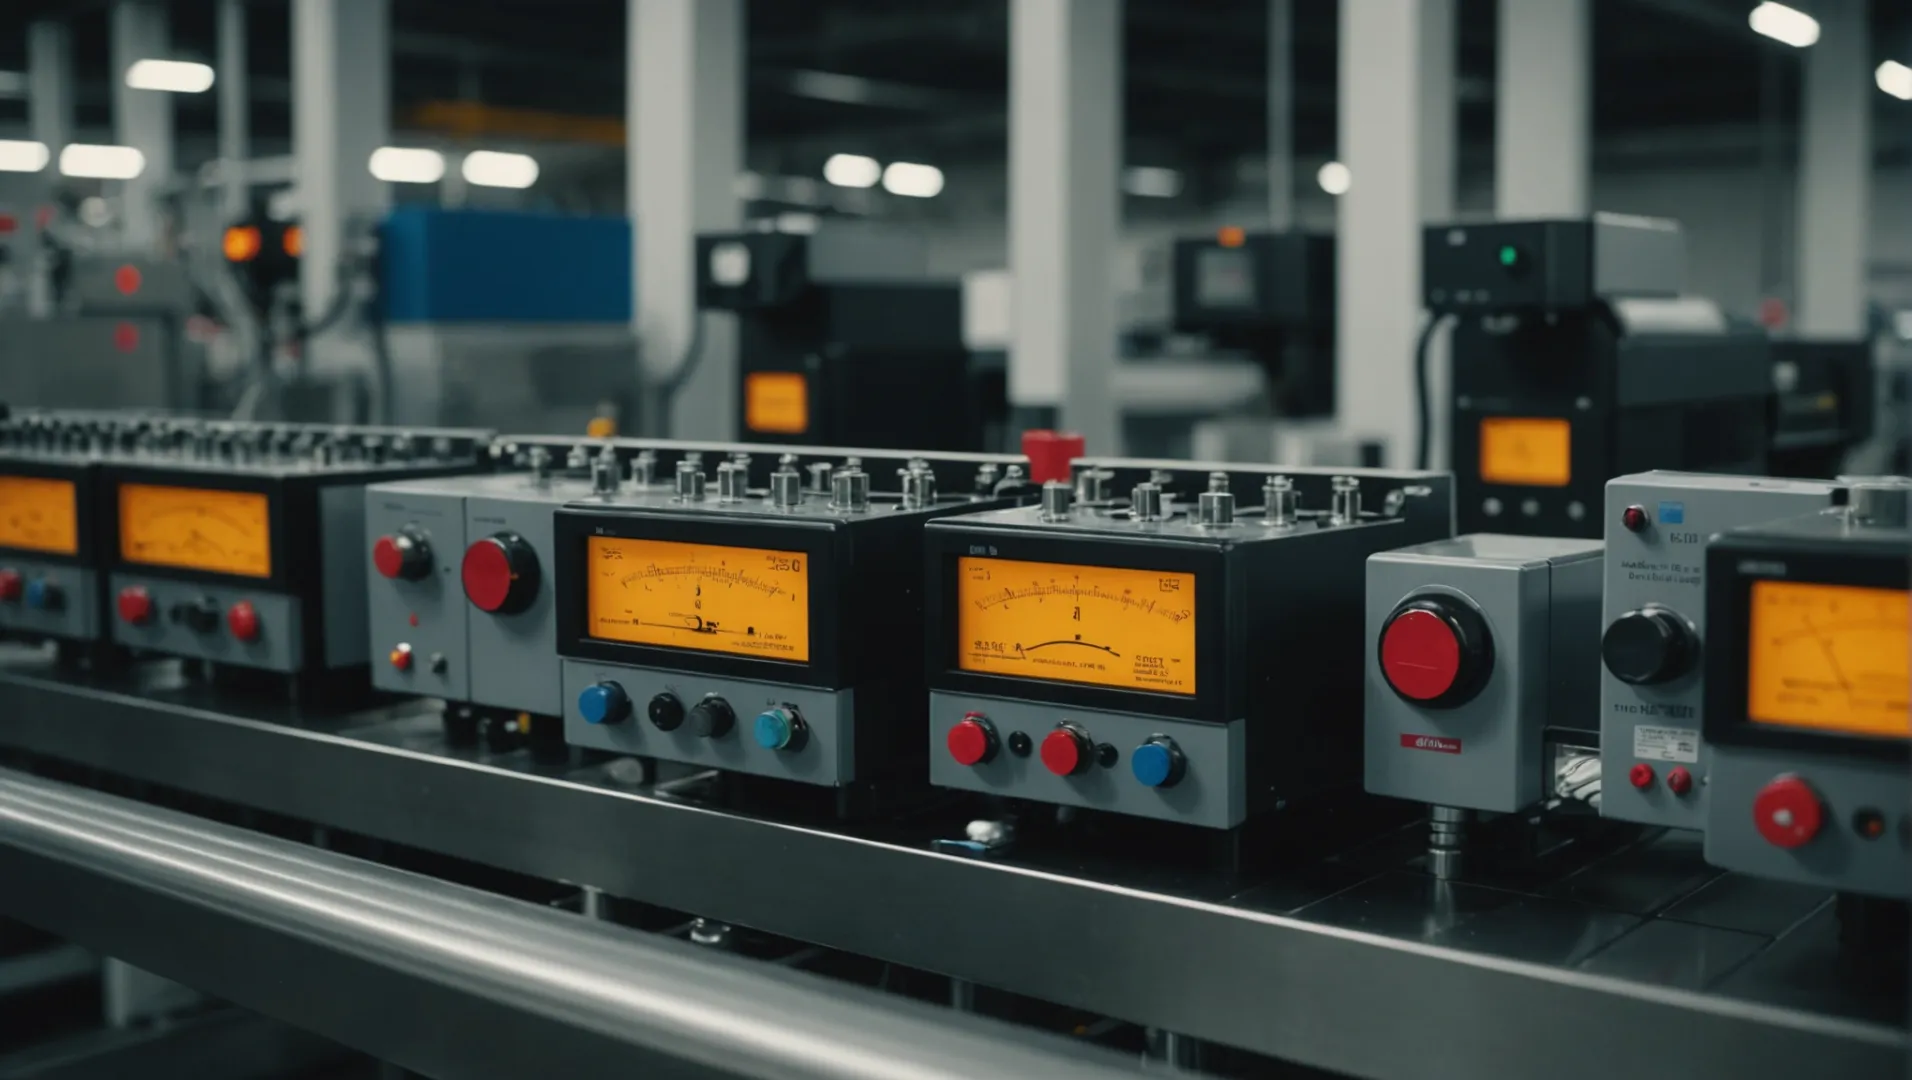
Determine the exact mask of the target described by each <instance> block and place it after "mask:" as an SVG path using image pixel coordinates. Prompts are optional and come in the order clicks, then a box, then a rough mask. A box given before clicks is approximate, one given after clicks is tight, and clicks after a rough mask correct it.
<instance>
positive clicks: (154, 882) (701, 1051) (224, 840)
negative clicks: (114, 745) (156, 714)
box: [0, 770, 1139, 1080]
mask: <svg viewBox="0 0 1912 1080" xmlns="http://www.w3.org/2000/svg"><path fill="white" fill-rule="evenodd" d="M710 857H711V859H712V860H721V859H723V858H724V856H723V854H722V853H721V852H712V853H711V855H710ZM0 910H3V911H4V912H5V913H7V914H10V915H13V916H15V917H17V918H20V919H23V920H25V921H27V922H31V923H34V924H37V925H40V926H42V927H44V928H46V929H48V930H51V931H53V932H56V933H59V934H62V935H65V936H68V937H71V938H73V939H74V940H76V941H78V942H80V943H82V944H85V945H88V946H90V947H93V948H95V949H98V950H100V951H102V952H105V953H108V954H111V955H115V956H120V957H123V958H125V959H127V960H129V961H132V962H134V963H138V964H140V965H142V966H145V967H149V968H151V969H153V970H155V971H158V972H160V973H162V974H165V975H167V976H169V977H172V978H177V979H180V980H181V981H184V982H187V983H189V984H191V985H194V986H196V987H198V988H200V989H203V990H205V991H207V992H209V993H214V994H218V995H221V996H223V997H226V998H229V999H231V1000H233V1001H235V1002H237V1003H239V1004H242V1005H245V1006H247V1007H250V1008H253V1009H257V1010H259V1011H261V1012H264V1013H267V1014H269V1015H274V1016H277V1017H279V1018H281V1019H284V1020H287V1021H289V1022H293V1023H296V1024H298V1025H299V1026H301V1027H305V1028H308V1029H310V1030H313V1031H316V1032H318V1033H320V1034H324V1035H327V1036H329V1037H331V1038H334V1039H337V1040H339V1041H340V1042H343V1043H346V1044H347V1045H350V1046H353V1047H355V1048H358V1049H361V1050H364V1051H366V1052H368V1053H372V1054H375V1055H378V1056H379V1057H382V1058H384V1059H386V1060H390V1061H394V1062H396V1063H398V1064H401V1065H404V1066H406V1067H408V1068H411V1069H415V1070H417V1071H420V1072H423V1073H426V1074H428V1075H434V1076H460V1077H463V1076H484V1077H489V1076H497V1077H510V1078H511V1080H522V1078H523V1077H525V1076H528V1075H529V1076H557V1075H566V1076H600V1075H602V1076H609V1075H612V1074H616V1075H619V1076H630V1075H643V1076H646V1077H676V1076H685V1077H689V1076H721V1077H738V1078H744V1077H750V1078H757V1077H764V1078H768V1077H779V1078H783V1077H789V1078H816V1080H826V1078H827V1080H942V1078H955V1077H969V1076H1005V1077H1038V1076H1040V1077H1046V1078H1058V1080H1073V1078H1081V1080H1090V1078H1103V1077H1111V1076H1120V1075H1128V1074H1130V1073H1132V1072H1133V1071H1134V1069H1135V1068H1138V1067H1139V1066H1135V1065H1131V1064H1130V1063H1125V1062H1123V1061H1122V1060H1121V1059H1119V1058H1117V1057H1115V1056H1113V1055H1110V1054H1107V1053H1106V1052H1104V1051H1102V1050H1100V1049H1098V1048H1095V1047H1092V1046H1089V1045H1087V1044H1079V1043H1075V1044H1072V1043H1070V1042H1069V1041H1067V1040H1065V1039H1062V1038H1060V1037H1051V1036H1046V1035H1042V1034H1039V1033H1035V1032H1029V1031H1024V1030H1020V1029H1016V1028H1012V1027H1009V1026H1007V1025H1002V1024H997V1023H993V1022H991V1021H987V1020H982V1019H979V1018H976V1017H972V1016H966V1015H963V1014H960V1013H956V1012H953V1011H949V1010H942V1009H936V1008H934V1007H931V1006H924V1005H920V1004H919V1003H916V1002H911V1001H905V1000H902V999H897V998H890V997H884V996H882V995H878V994H875V993H873V992H870V991H866V990H864V989H862V988H860V987H855V986H850V985H846V984H840V983H831V982H828V981H826V980H824V979H822V978H819V977H816V976H808V975H803V974H800V973H794V972H789V971H786V970H783V969H777V968H771V967H768V966H766V965H759V964H754V963H752V962H750V961H746V960H741V959H738V958H736V957H731V956H726V955H721V954H715V953H712V952H710V951H708V950H701V949H699V948H697V947H695V946H691V945H686V944H683V943H680V942H676V941H672V940H668V939H662V938H655V937H649V936H646V935H641V934H638V933H635V932H632V931H626V930H622V929H619V928H617V927H614V926H609V925H606V924H601V923H594V922H591V921H588V920H586V919H583V918H581V917H579V916H575V915H569V914H566V913H562V912H557V911H551V910H547V909H543V908H539V907H535V906H532V905H528V904H524V903H521V902H518V901H513V900H508V899H504V898H501V897H497V896H493V895H490V894H487V893H482V892H478V891H475V890H471V889H466V888H462V887H458V886H453V885H448V884H446V883H444V882H440V881H435V880H433V879H430V878H425V877H420V876H417V875H414V874H409V873H404V872H401V871H397V870H392V869H389V868H386V867H383V866H379V865H376V864H372V863H367V862H363V861H360V860H356V859H351V858H347V857H345V856H341V855H336V854H333V853H331V852H327V851H323V850H319V849H314V848H309V847H304V846H302V845H298V844H294V843H291V842H288V841H284V840H279V839H276V838H272V837H268V836H263V835H258V834H254V833H249V832H246V831H244V830H240V829H235V828H232V827H229V826H224V825H220V824H217V823H213V822H209V821H205V820H201V819H196V818H192V817H189V816H187V815H183V814H179V813H175V812H172V811H167V810H163V809H159V808H155V807H152V806H147V805H144V804H141V803H136V802H130V801H127V800H124V799H119V798H115V797H112V796H107V795H102V794H99V793H96V792H92V791H88V790H85V789H81V788H76V787H72V786H68V785H65V784H59V783H55V782H52V781H48V780H43V779H37V778H33V777H29V776H26V775H23V774H20V773H16V772H11V771H6V770H0Z"/></svg>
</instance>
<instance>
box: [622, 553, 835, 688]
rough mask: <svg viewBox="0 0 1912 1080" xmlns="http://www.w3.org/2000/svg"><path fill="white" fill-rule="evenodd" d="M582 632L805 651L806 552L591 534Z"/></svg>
mask: <svg viewBox="0 0 1912 1080" xmlns="http://www.w3.org/2000/svg"><path fill="white" fill-rule="evenodd" d="M588 540H589V542H588V544H587V545H586V550H585V563H586V575H587V576H586V581H587V582H588V584H587V585H586V588H585V594H586V595H585V617H586V619H587V621H588V623H589V626H588V629H587V632H588V633H589V634H590V636H592V637H594V638H602V639H604V640H606V641H626V642H630V643H632V644H634V645H663V646H666V647H669V648H673V649H698V650H701V651H703V652H720V653H735V654H737V655H739V656H756V657H762V658H764V659H766V660H796V661H808V660H809V659H810V571H809V556H807V555H805V554H804V553H802V552H800V551H766V550H764V549H763V548H744V547H721V546H718V545H715V544H680V543H676V542H674V541H668V540H637V539H629V538H624V537H614V536H593V537H590V538H588Z"/></svg>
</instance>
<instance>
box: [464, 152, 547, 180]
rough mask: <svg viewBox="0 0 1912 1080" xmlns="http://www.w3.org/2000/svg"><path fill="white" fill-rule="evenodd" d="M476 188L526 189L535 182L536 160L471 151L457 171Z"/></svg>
mask: <svg viewBox="0 0 1912 1080" xmlns="http://www.w3.org/2000/svg"><path fill="white" fill-rule="evenodd" d="M458 171H459V172H460V173H461V174H463V175H464V177H465V182H466V183H468V184H476V185H478V186H479V187H500V188H528V187H530V186H531V185H533V184H535V183H537V182H538V160H537V159H536V158H534V157H532V156H531V155H529V154H506V153H501V152H499V151H497V150H473V151H472V152H471V153H469V154H466V155H465V163H464V164H463V165H461V166H460V167H459V170H458Z"/></svg>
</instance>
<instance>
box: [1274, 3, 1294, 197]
mask: <svg viewBox="0 0 1912 1080" xmlns="http://www.w3.org/2000/svg"><path fill="white" fill-rule="evenodd" d="M1294 224H1295V5H1294V0H1268V227H1269V228H1270V229H1272V230H1275V231H1277V232H1280V231H1282V230H1285V229H1292V228H1294Z"/></svg>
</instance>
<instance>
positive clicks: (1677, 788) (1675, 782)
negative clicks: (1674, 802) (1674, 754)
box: [1666, 765, 1693, 795]
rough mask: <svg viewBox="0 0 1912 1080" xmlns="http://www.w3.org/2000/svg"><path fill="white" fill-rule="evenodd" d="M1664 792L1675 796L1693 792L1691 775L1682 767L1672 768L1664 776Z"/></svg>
mask: <svg viewBox="0 0 1912 1080" xmlns="http://www.w3.org/2000/svg"><path fill="white" fill-rule="evenodd" d="M1666 790H1668V791H1670V792H1672V793H1673V794H1675V795H1684V794H1686V793H1687V792H1689V791H1692V790H1693V774H1692V773H1690V772H1688V771H1687V768H1686V766H1684V765H1675V766H1673V769H1672V771H1670V772H1668V773H1667V774H1666Z"/></svg>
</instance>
